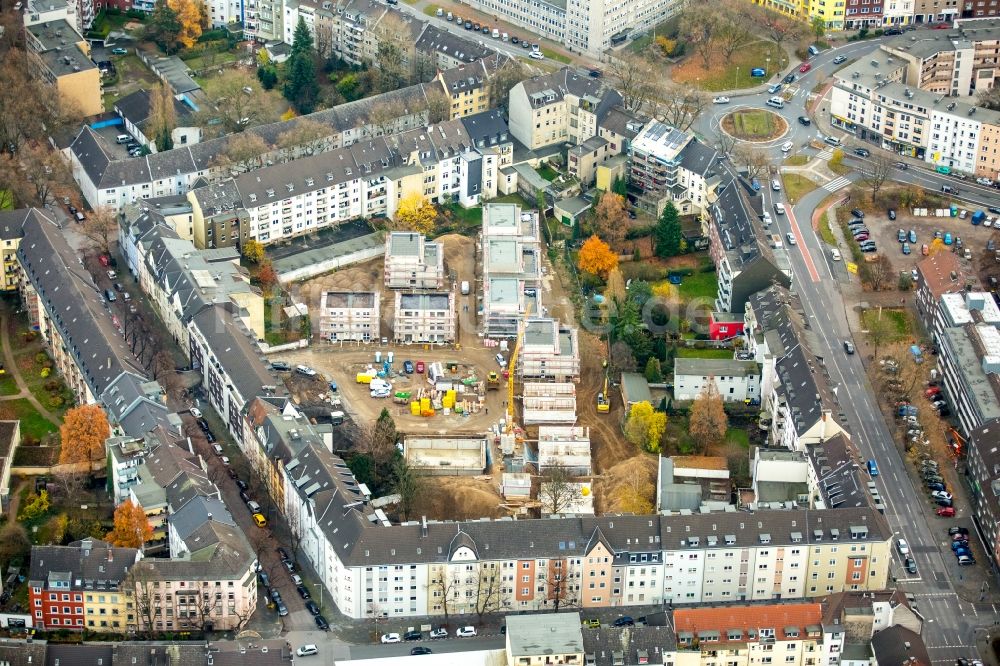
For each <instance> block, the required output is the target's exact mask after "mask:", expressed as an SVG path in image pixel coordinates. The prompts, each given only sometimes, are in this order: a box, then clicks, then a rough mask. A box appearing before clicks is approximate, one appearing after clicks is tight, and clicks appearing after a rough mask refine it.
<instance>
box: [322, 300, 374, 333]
mask: <svg viewBox="0 0 1000 666" xmlns="http://www.w3.org/2000/svg"><path fill="white" fill-rule="evenodd" d="M380 308H381V294H380V293H379V292H377V291H325V292H323V295H322V296H321V297H320V304H319V334H320V337H321V338H323V339H324V340H329V341H330V342H344V341H353V342H372V341H373V340H378V339H379V338H380V333H379V331H380V330H381V327H380V322H381V309H380Z"/></svg>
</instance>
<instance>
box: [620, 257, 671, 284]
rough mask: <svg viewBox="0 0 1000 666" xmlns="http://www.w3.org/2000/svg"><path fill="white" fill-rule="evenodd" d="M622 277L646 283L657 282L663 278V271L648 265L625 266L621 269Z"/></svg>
mask: <svg viewBox="0 0 1000 666" xmlns="http://www.w3.org/2000/svg"><path fill="white" fill-rule="evenodd" d="M619 270H621V272H622V277H623V278H625V279H626V280H644V281H646V282H656V281H657V280H660V279H662V278H663V270H662V269H660V268H657V267H656V266H652V265H650V264H647V263H642V262H639V263H635V262H632V263H629V264H623V265H622V266H621V267H620V269H619Z"/></svg>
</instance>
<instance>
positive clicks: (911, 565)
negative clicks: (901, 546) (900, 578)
mask: <svg viewBox="0 0 1000 666" xmlns="http://www.w3.org/2000/svg"><path fill="white" fill-rule="evenodd" d="M904 564H905V566H906V572H907V573H911V574H915V573H917V561H916V560H914V559H913V558H912V557H907V558H906V560H905V562H904Z"/></svg>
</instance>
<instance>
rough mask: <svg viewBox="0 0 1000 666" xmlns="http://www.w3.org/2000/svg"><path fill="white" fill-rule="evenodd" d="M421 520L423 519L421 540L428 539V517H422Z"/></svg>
mask: <svg viewBox="0 0 1000 666" xmlns="http://www.w3.org/2000/svg"><path fill="white" fill-rule="evenodd" d="M421 518H422V520H421V524H420V538H421V539H426V538H427V516H421Z"/></svg>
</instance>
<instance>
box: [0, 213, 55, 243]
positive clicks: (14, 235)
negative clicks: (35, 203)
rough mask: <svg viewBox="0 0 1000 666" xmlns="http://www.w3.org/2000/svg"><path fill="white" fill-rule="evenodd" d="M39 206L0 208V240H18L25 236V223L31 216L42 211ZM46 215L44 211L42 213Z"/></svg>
mask: <svg viewBox="0 0 1000 666" xmlns="http://www.w3.org/2000/svg"><path fill="white" fill-rule="evenodd" d="M40 212H41V211H39V209H37V208H18V209H17V210H0V240H16V239H19V238H24V223H25V222H26V221H27V220H28V218H29V217H34V216H35V214H36V213H40ZM42 214H43V215H44V213H42Z"/></svg>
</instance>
